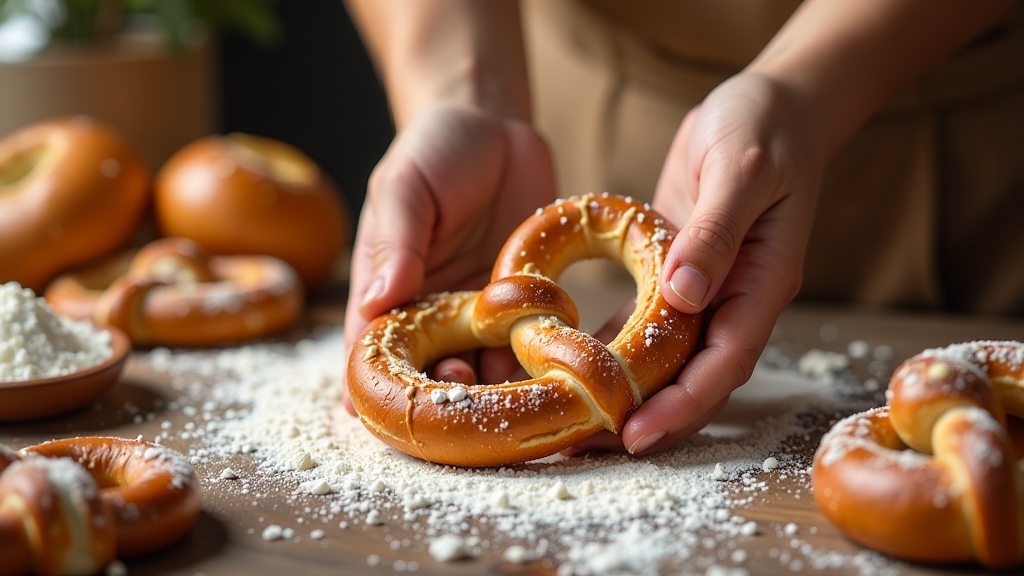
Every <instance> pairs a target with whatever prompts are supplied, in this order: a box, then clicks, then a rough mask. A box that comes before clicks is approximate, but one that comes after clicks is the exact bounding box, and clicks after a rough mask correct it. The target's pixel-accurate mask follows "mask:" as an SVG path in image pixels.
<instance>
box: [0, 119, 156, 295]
mask: <svg viewBox="0 0 1024 576" xmlns="http://www.w3.org/2000/svg"><path fill="white" fill-rule="evenodd" d="M149 188H150V176H149V172H148V170H147V169H146V167H145V165H144V164H143V162H142V160H141V159H140V158H139V157H138V155H136V154H135V152H134V151H132V150H131V149H130V147H129V146H128V145H127V143H125V141H124V140H123V139H122V138H121V137H120V136H119V135H118V134H116V133H115V132H114V131H113V130H111V129H110V128H109V127H107V126H105V125H103V124H101V123H99V122H97V121H96V120H93V119H92V118H88V117H86V116H76V117H73V118H58V119H54V120H49V121H45V122H39V123H37V124H33V125H31V126H29V127H27V128H24V129H22V130H19V131H18V132H15V133H14V134H12V135H10V136H8V137H7V138H5V139H4V140H3V141H2V142H0V283H2V282H6V281H9V280H16V281H18V282H20V283H21V284H22V285H23V286H26V287H28V288H32V289H33V290H35V291H36V293H40V292H42V290H43V288H44V287H45V286H46V283H47V282H49V281H50V280H51V279H52V278H53V277H54V276H56V275H57V274H58V273H60V272H62V271H63V270H65V269H67V268H70V267H73V266H78V265H82V264H85V263H86V262H89V261H91V260H94V259H96V258H98V257H101V256H103V255H105V254H109V253H110V252H112V251H114V250H117V249H118V248H121V247H122V246H123V245H124V244H125V243H126V242H127V241H128V240H129V239H130V238H131V235H132V234H133V233H134V232H135V229H136V227H137V226H138V223H139V220H140V219H141V217H142V213H143V210H144V209H145V206H146V203H147V201H148V198H149Z"/></svg>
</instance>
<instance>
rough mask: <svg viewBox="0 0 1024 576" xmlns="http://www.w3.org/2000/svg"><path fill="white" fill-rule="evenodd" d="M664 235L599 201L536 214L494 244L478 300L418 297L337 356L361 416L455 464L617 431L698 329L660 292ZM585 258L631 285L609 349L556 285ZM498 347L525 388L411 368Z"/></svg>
mask: <svg viewBox="0 0 1024 576" xmlns="http://www.w3.org/2000/svg"><path fill="white" fill-rule="evenodd" d="M674 233H675V229H674V228H673V227H672V226H671V224H670V223H668V222H667V221H665V220H664V219H663V218H662V217H661V216H659V215H658V214H657V213H655V212H654V211H653V210H651V209H650V208H649V207H647V206H645V205H642V204H640V203H637V202H634V201H632V200H630V199H628V198H623V197H619V196H613V195H608V194H603V195H586V196H579V197H573V198H569V199H566V200H562V201H559V202H556V203H554V204H552V205H550V206H548V207H547V208H544V209H542V210H538V211H537V213H536V214H534V215H533V216H532V217H530V218H529V219H527V220H526V221H525V222H524V223H523V224H522V225H520V226H519V228H518V229H516V231H515V232H514V233H513V234H512V236H511V237H510V238H509V239H508V241H507V242H506V243H505V246H504V247H503V248H502V251H501V253H500V254H499V255H498V259H497V261H496V263H495V266H494V269H493V272H492V276H491V284H489V285H488V286H486V287H485V288H484V289H483V290H482V291H465V292H456V293H443V294H434V295H430V296H428V297H426V298H424V299H423V300H421V301H419V302H416V303H413V304H410V305H407V306H404V307H402V308H398V309H396V310H393V311H392V312H390V313H388V314H385V315H383V316H380V317H378V318H376V319H375V320H374V321H373V322H371V323H370V324H369V326H368V327H367V328H366V330H365V332H364V333H363V336H362V337H361V338H360V340H359V341H358V342H357V343H356V344H355V345H354V346H353V350H352V352H351V355H350V360H349V372H348V383H349V390H350V393H351V396H352V402H353V404H354V405H355V407H356V410H357V411H358V413H359V417H360V419H361V420H362V422H363V423H364V424H365V425H366V427H367V428H368V429H369V430H370V432H372V433H373V434H374V435H376V436H377V437H378V438H380V439H381V440H383V441H384V442H386V443H387V444H389V445H391V446H392V447H394V448H396V449H398V450H401V451H402V452H405V453H407V454H410V455H413V456H416V457H419V458H423V459H425V460H430V461H433V462H438V463H443V464H453V465H458V466H499V465H504V464H510V463H515V462H524V461H527V460H532V459H535V458H540V457H543V456H548V455H550V454H553V453H555V452H558V451H559V450H561V449H563V448H566V447H568V446H571V445H572V444H574V443H576V442H579V441H580V440H583V439H584V438H586V437H588V436H590V435H592V434H594V433H596V432H598V431H600V430H602V429H607V430H611V431H612V432H616V433H618V432H620V431H621V428H622V426H623V424H624V423H625V421H626V419H627V417H628V416H629V414H630V413H631V412H632V411H633V410H634V409H635V408H636V407H637V406H639V405H640V403H641V402H643V401H644V400H645V399H646V398H648V397H650V396H651V395H653V394H654V393H655V392H657V391H658V390H660V389H661V388H663V387H664V386H666V385H667V384H668V383H670V382H671V381H672V380H673V378H674V377H675V376H676V375H677V374H678V373H679V371H680V370H681V369H682V367H683V364H684V363H685V362H686V361H687V360H688V359H689V357H690V356H691V355H692V354H693V352H694V349H695V347H696V345H697V341H698V337H699V334H700V329H701V319H700V317H699V316H696V315H686V314H682V313H680V312H678V311H676V310H675V309H673V308H672V307H671V306H669V305H668V303H666V302H665V301H664V299H663V298H662V296H661V289H660V284H659V282H660V278H661V270H662V263H663V260H664V257H665V253H666V252H667V250H668V247H669V245H670V244H671V242H672V237H673V235H674ZM586 258H607V259H610V260H613V261H615V262H619V263H621V264H623V265H624V266H625V267H626V269H627V270H628V271H629V272H630V273H631V275H632V276H633V278H634V279H635V281H636V284H637V297H636V308H635V310H634V311H633V314H632V315H631V316H630V318H629V320H627V322H626V323H625V325H624V326H623V327H622V330H621V331H620V332H619V334H618V335H617V336H616V337H615V339H614V340H612V341H611V342H610V343H609V344H608V345H605V344H603V343H602V342H601V341H599V340H597V339H596V338H594V337H593V336H590V335H589V334H586V333H584V332H581V331H579V330H578V326H579V313H578V311H577V309H576V306H575V304H574V303H573V301H572V299H571V298H570V297H569V295H568V294H567V293H566V292H565V290H563V289H562V288H561V287H560V286H559V285H558V284H557V283H556V282H555V279H557V278H558V277H559V275H560V274H561V273H562V272H563V271H564V270H565V269H566V268H567V267H568V266H569V265H571V264H572V263H574V262H576V261H578V260H582V259H586ZM509 344H511V346H512V350H513V351H514V352H515V354H516V357H517V358H518V360H519V362H520V364H522V366H523V368H524V369H525V370H526V372H527V373H529V374H530V376H532V378H531V379H529V380H525V381H521V382H505V383H501V384H480V385H474V386H464V385H462V384H457V383H451V382H441V381H437V380H433V379H431V378H429V377H428V376H427V375H426V374H425V373H424V372H422V370H423V368H424V367H425V366H428V365H430V364H431V363H433V362H436V361H437V360H439V359H441V358H445V357H448V356H451V355H454V354H458V353H460V352H465V351H468V350H473V349H479V348H483V347H498V346H506V345H509Z"/></svg>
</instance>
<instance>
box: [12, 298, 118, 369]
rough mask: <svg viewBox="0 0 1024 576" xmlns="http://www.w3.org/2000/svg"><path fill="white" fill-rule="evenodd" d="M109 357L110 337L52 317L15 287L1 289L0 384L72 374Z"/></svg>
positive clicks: (47, 309) (45, 307)
mask: <svg viewBox="0 0 1024 576" xmlns="http://www.w3.org/2000/svg"><path fill="white" fill-rule="evenodd" d="M111 354H113V350H112V348H111V344H110V332H108V331H106V330H97V329H96V328H94V327H93V326H92V324H90V323H88V322H84V321H77V320H71V319H68V318H60V317H58V316H56V315H55V314H54V313H53V310H51V309H50V307H49V306H48V305H47V304H46V301H45V300H43V299H42V298H38V297H36V295H35V293H34V292H32V290H30V289H28V288H22V287H21V285H20V284H18V283H17V282H7V283H6V284H0V382H12V381H13V382H19V381H24V380H34V379H37V378H54V377H57V376H65V375H68V374H74V373H75V372H80V371H82V370H85V369H86V368H91V367H93V366H96V365H97V364H100V363H102V362H104V361H105V360H107V359H109V358H110V355H111Z"/></svg>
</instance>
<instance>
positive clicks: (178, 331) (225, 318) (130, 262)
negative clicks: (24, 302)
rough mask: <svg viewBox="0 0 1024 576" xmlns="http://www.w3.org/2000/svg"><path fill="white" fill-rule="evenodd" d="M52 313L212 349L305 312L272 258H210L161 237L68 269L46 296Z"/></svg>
mask: <svg viewBox="0 0 1024 576" xmlns="http://www.w3.org/2000/svg"><path fill="white" fill-rule="evenodd" d="M44 297H45V298H46V301H47V302H48V303H49V304H50V306H51V307H52V308H53V309H54V312H55V313H57V314H59V315H62V316H68V317H72V318H88V319H91V320H93V321H95V322H96V323H97V324H101V325H108V326H116V327H118V328H121V329H122V330H124V331H125V333H127V334H128V336H129V338H131V340H132V343H133V344H135V345H145V344H159V345H165V346H207V345H216V344H222V343H226V342H237V341H241V340H247V339H251V338H258V337H262V336H267V335H270V334H273V333H275V332H278V331H280V330H282V329H284V328H286V327H288V326H290V325H292V324H293V323H294V322H295V320H296V319H297V318H298V316H299V314H300V313H301V312H302V307H303V303H304V301H305V295H304V293H303V288H302V284H301V281H300V280H299V278H298V276H297V275H296V274H295V272H294V270H293V269H292V268H291V267H290V266H288V265H287V264H286V263H285V262H283V261H281V260H278V259H276V258H272V257H269V256H208V255H207V254H206V252H205V251H204V250H203V249H202V248H200V247H199V246H198V245H197V244H196V243H195V242H192V241H191V240H187V239H184V238H164V239H161V240H156V241H154V242H151V243H149V244H148V245H146V246H145V247H143V248H142V249H141V250H139V251H138V253H136V254H135V255H134V257H126V256H121V257H119V258H116V259H111V260H109V261H107V262H104V263H100V264H98V265H96V266H94V267H91V268H88V269H84V270H81V271H77V272H73V273H67V274H63V275H61V276H60V277H58V278H57V279H56V280H54V281H53V282H52V283H51V284H50V285H49V286H48V287H47V289H46V292H45V293H44Z"/></svg>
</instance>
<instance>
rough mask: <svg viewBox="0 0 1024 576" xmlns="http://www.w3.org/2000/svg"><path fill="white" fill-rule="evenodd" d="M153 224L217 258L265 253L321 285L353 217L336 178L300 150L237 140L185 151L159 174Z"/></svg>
mask: <svg viewBox="0 0 1024 576" xmlns="http://www.w3.org/2000/svg"><path fill="white" fill-rule="evenodd" d="M155 194H156V196H155V212H156V223H157V227H158V228H159V230H160V232H161V234H162V235H164V236H176V237H184V238H189V239H191V240H194V241H195V242H197V243H199V244H200V245H201V246H202V247H203V248H205V249H206V250H208V251H209V252H211V253H213V254H225V255H241V254H260V255H268V256H274V257H277V258H280V259H281V260H284V261H285V262H287V263H289V264H291V265H292V267H293V268H295V270H296V271H297V272H298V273H299V276H300V277H301V278H302V280H303V282H304V283H305V284H306V287H307V288H317V287H319V286H322V285H323V284H324V283H325V282H326V281H327V280H328V279H329V277H330V274H331V270H332V268H333V267H334V264H335V262H336V260H337V258H338V256H339V254H340V253H341V250H342V249H343V247H344V245H345V243H346V242H347V240H348V237H349V231H350V226H351V225H350V223H349V220H348V212H347V211H346V209H345V206H344V205H343V203H342V199H341V194H340V192H339V191H338V189H337V187H336V186H335V184H334V182H333V181H332V180H331V178H330V177H329V176H328V175H327V174H325V173H324V172H323V171H322V170H321V169H320V167H319V166H317V164H316V163H315V162H313V160H312V159H310V158H309V157H308V156H306V155H305V154H303V153H302V152H301V151H300V150H298V149H297V148H295V147H293V146H291V145H289V144H286V143H284V142H280V141H277V140H272V139H269V138H263V137H259V136H252V135H249V134H239V133H233V134H229V135H227V136H220V135H214V136H207V137H205V138H201V139H199V140H197V141H195V142H193V143H191V144H189V145H188V146H186V147H184V148H182V149H181V150H180V151H178V152H177V153H176V154H175V155H174V156H172V157H171V159H170V160H168V161H167V163H166V164H165V165H164V167H163V168H162V169H161V170H160V172H159V173H158V174H157V179H156V192H155Z"/></svg>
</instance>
